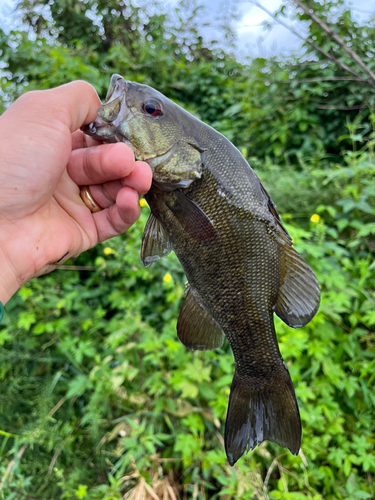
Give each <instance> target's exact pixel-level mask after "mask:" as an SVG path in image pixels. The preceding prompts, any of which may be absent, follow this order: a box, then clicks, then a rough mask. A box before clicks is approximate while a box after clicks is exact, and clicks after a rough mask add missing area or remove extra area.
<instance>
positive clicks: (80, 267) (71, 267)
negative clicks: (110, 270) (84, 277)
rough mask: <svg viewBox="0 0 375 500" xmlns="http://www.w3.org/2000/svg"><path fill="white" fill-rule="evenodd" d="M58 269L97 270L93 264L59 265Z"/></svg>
mask: <svg viewBox="0 0 375 500" xmlns="http://www.w3.org/2000/svg"><path fill="white" fill-rule="evenodd" d="M57 269H61V270H63V271H95V270H96V267H93V266H59V267H58V268H57Z"/></svg>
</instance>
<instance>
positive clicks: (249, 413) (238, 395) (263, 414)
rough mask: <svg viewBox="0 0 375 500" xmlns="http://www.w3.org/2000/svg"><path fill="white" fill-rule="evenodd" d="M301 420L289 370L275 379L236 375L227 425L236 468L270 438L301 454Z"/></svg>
mask: <svg viewBox="0 0 375 500" xmlns="http://www.w3.org/2000/svg"><path fill="white" fill-rule="evenodd" d="M301 433H302V430H301V420H300V416H299V410H298V405H297V400H296V396H295V394H294V389H293V384H292V381H291V379H290V375H289V372H288V370H287V369H286V368H285V369H281V370H278V371H277V372H276V373H275V375H274V376H273V377H271V378H264V377H249V376H239V375H237V373H235V374H234V377H233V382H232V386H231V392H230V397H229V406H228V413H227V420H226V423H225V437H224V439H225V451H226V453H227V457H228V462H229V463H230V465H234V464H235V463H236V462H237V460H238V459H239V458H240V457H241V456H242V455H243V454H244V452H245V451H246V450H252V449H254V448H255V447H256V446H257V445H258V444H260V443H262V442H263V441H265V440H266V439H267V440H269V441H273V442H274V443H277V444H278V445H280V446H282V447H283V448H288V449H289V450H290V451H291V453H293V455H297V454H298V451H299V448H300V445H301Z"/></svg>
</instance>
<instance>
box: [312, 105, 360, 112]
mask: <svg viewBox="0 0 375 500" xmlns="http://www.w3.org/2000/svg"><path fill="white" fill-rule="evenodd" d="M367 107H368V106H361V105H360V104H358V105H357V106H328V105H327V106H317V108H318V109H336V110H337V111H354V110H355V109H366V108H367Z"/></svg>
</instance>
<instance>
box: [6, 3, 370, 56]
mask: <svg viewBox="0 0 375 500" xmlns="http://www.w3.org/2000/svg"><path fill="white" fill-rule="evenodd" d="M167 1H168V3H170V4H171V5H176V4H177V3H178V0H167ZM285 2H286V3H288V2H287V1H286V0H285ZM197 3H198V4H201V5H204V7H205V10H204V12H203V13H202V21H203V22H207V23H209V24H210V25H211V27H209V28H206V36H207V37H208V38H215V39H217V40H220V39H221V40H222V39H223V36H222V34H221V33H220V32H219V31H218V29H217V21H215V19H217V17H219V16H221V17H222V18H223V19H225V18H226V15H227V13H228V12H229V11H230V10H231V9H234V10H236V11H237V12H238V14H239V17H240V19H239V20H238V21H237V22H236V23H235V24H234V28H235V31H236V33H237V42H236V45H237V48H238V51H239V53H241V55H242V56H251V57H257V56H260V57H267V56H270V55H276V54H287V53H289V52H290V51H292V50H298V48H299V47H300V45H301V41H300V40H299V39H298V38H297V37H296V36H295V35H293V34H292V33H290V31H288V30H287V29H286V28H284V27H282V26H280V25H275V26H274V27H273V28H272V30H271V31H270V32H267V31H265V30H264V27H263V26H262V23H263V22H264V21H272V20H271V18H270V17H269V16H268V15H267V14H266V13H265V12H264V11H262V10H261V9H260V8H259V7H257V6H255V5H252V4H251V2H250V1H246V0H244V1H243V0H223V1H220V0H198V1H197ZM259 3H261V4H262V5H263V6H264V7H265V8H267V9H268V10H269V11H271V12H275V10H276V9H278V8H279V7H280V5H282V3H284V1H283V0H259ZM347 4H348V5H349V6H350V7H351V9H352V12H353V16H354V18H355V19H356V20H357V21H359V22H362V23H363V22H365V20H366V19H369V17H370V16H371V14H374V13H375V0H347ZM12 5H14V0H0V18H2V20H3V22H2V23H1V24H2V25H3V24H4V18H7V19H6V21H5V25H9V24H10V25H11V23H12V20H11V18H10V16H9V13H10V12H11V8H12ZM298 30H299V31H301V30H302V32H303V26H298Z"/></svg>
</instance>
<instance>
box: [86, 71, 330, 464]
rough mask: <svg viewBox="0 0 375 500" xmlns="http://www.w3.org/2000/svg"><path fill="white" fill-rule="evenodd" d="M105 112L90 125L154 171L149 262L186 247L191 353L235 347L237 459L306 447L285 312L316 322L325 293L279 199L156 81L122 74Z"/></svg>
mask: <svg viewBox="0 0 375 500" xmlns="http://www.w3.org/2000/svg"><path fill="white" fill-rule="evenodd" d="M97 114H98V117H97V119H96V120H95V121H94V122H92V123H91V124H89V125H87V126H86V127H85V128H84V132H85V133H87V134H89V135H91V136H93V137H95V138H96V139H99V140H102V141H104V142H124V143H125V144H128V145H129V146H130V148H131V149H132V150H133V152H134V155H135V158H136V159H137V160H143V161H146V162H147V163H148V164H149V166H150V167H151V169H152V172H153V182H152V186H151V189H150V191H149V192H148V193H147V194H146V195H145V199H146V201H147V203H148V205H149V207H150V209H151V213H150V216H149V219H148V221H147V224H146V226H145V230H144V234H143V237H142V246H141V259H142V262H143V263H144V265H145V266H146V267H147V266H149V265H151V264H152V263H154V262H156V261H158V260H159V259H160V258H162V257H164V256H166V255H168V254H169V253H170V252H171V251H174V252H175V254H176V255H177V257H178V259H179V261H180V263H181V265H182V267H183V269H184V272H185V274H186V277H187V280H188V285H187V289H186V295H185V298H184V301H183V304H182V308H181V312H180V315H179V318H178V321H177V335H178V338H179V339H180V341H181V342H182V343H183V344H184V345H185V346H186V347H187V348H188V349H190V350H202V351H204V350H210V349H216V348H220V347H221V346H222V344H223V341H224V337H226V338H227V339H228V341H229V344H230V346H231V349H232V352H233V356H234V365H235V371H234V376H233V381H232V385H231V389H230V396H229V404H228V410H227V416H226V423H225V431H224V442H225V451H226V455H227V459H228V462H229V464H230V465H231V466H233V465H234V464H235V463H236V462H237V460H238V459H239V458H240V457H241V456H242V455H243V454H244V453H245V452H246V451H247V452H248V451H249V450H253V449H254V448H255V447H256V446H257V445H259V444H261V443H262V442H263V441H264V440H269V441H272V442H274V443H277V444H278V445H280V446H281V447H283V448H287V449H289V450H290V452H291V453H292V454H293V455H297V454H298V453H299V449H300V445H301V435H302V427H301V419H300V414H299V408H298V403H297V400H296V395H295V391H294V387H293V383H292V380H291V377H290V374H289V371H288V367H287V366H286V364H285V362H284V360H283V358H282V356H281V354H280V350H279V346H278V342H277V338H276V332H275V326H274V313H275V314H276V315H277V316H279V318H281V319H282V320H283V321H284V322H285V323H286V324H287V325H288V326H290V327H293V328H297V327H301V326H304V325H306V324H307V323H308V322H309V321H310V320H311V319H312V318H313V317H314V315H315V314H316V312H317V310H318V308H319V303H320V289H319V284H318V281H317V278H316V277H315V274H314V272H313V270H312V269H311V267H310V266H309V265H308V264H307V263H306V262H305V261H304V259H303V258H302V257H301V256H300V255H299V254H298V253H297V251H296V250H295V249H294V247H293V242H292V239H291V237H290V235H289V234H288V232H287V230H286V229H285V227H284V226H283V224H282V221H281V219H280V217H279V214H278V212H277V210H276V207H275V204H274V203H273V201H272V199H271V197H270V195H269V194H268V193H267V191H266V189H265V188H264V187H263V185H262V184H261V182H260V179H259V178H258V176H257V175H256V173H255V172H254V170H253V169H252V168H251V167H250V166H249V164H248V162H247V161H246V160H245V158H244V157H243V156H242V154H241V153H240V151H239V150H238V149H237V148H236V147H235V146H234V145H233V144H232V143H231V142H230V141H229V140H228V139H226V138H225V137H224V136H223V135H222V134H220V133H219V132H217V131H216V130H214V129H213V128H212V127H210V126H209V125H207V124H205V123H203V122H202V121H200V120H199V119H198V118H196V117H194V116H193V115H192V114H190V113H189V112H187V111H186V110H185V109H183V108H182V107H180V106H179V105H177V104H176V103H175V102H173V101H172V100H170V99H168V98H167V97H165V96H164V95H163V94H161V93H160V92H158V91H157V90H155V89H153V88H151V87H149V86H147V85H143V84H139V83H136V82H131V81H126V80H125V79H124V78H123V77H121V76H120V75H113V76H112V78H111V82H110V86H109V89H108V92H107V96H106V99H105V103H104V104H103V105H102V107H101V108H100V109H99V110H98V112H97Z"/></svg>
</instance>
